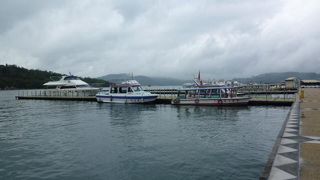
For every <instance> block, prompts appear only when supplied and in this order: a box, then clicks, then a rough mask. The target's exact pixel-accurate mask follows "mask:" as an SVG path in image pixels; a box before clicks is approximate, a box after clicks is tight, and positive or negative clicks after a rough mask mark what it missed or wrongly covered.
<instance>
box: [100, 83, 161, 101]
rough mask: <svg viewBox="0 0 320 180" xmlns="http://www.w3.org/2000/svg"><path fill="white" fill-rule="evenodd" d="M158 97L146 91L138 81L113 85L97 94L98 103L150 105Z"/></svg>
mask: <svg viewBox="0 0 320 180" xmlns="http://www.w3.org/2000/svg"><path fill="white" fill-rule="evenodd" d="M157 97H158V95H156V94H151V93H150V92H146V91H144V90H143V89H142V87H141V85H140V84H139V83H138V82H137V81H136V80H129V81H126V82H123V83H121V84H114V85H111V86H110V87H109V88H104V89H102V91H100V92H99V93H97V94H96V98H97V101H98V102H108V103H149V102H153V101H155V100H156V99H157Z"/></svg>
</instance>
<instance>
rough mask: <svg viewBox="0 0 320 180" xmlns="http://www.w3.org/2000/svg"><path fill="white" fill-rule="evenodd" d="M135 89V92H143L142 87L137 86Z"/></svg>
mask: <svg viewBox="0 0 320 180" xmlns="http://www.w3.org/2000/svg"><path fill="white" fill-rule="evenodd" d="M131 88H132V89H133V91H135V92H138V91H143V90H142V88H141V87H140V86H135V87H131Z"/></svg>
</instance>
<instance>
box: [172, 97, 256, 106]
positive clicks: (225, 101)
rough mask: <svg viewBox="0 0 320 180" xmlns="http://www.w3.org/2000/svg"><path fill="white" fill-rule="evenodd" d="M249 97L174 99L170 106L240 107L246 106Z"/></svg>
mask: <svg viewBox="0 0 320 180" xmlns="http://www.w3.org/2000/svg"><path fill="white" fill-rule="evenodd" d="M250 99H251V98H250V97H236V98H221V99H216V98H190V99H179V98H177V99H174V100H172V102H171V104H174V105H198V106H241V105H248V102H249V100H250Z"/></svg>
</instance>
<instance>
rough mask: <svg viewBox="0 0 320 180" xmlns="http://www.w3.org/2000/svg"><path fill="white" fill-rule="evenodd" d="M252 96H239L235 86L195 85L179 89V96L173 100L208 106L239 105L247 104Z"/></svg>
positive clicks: (180, 103) (177, 103)
mask: <svg viewBox="0 0 320 180" xmlns="http://www.w3.org/2000/svg"><path fill="white" fill-rule="evenodd" d="M250 99H251V98H250V97H246V96H243V97H238V96H237V90H236V88H233V87H226V86H225V87H193V88H185V89H180V90H178V96H177V98H175V99H173V100H172V102H171V103H172V104H175V105H208V106H239V105H247V104H248V102H249V100H250Z"/></svg>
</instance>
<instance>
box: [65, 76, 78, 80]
mask: <svg viewBox="0 0 320 180" xmlns="http://www.w3.org/2000/svg"><path fill="white" fill-rule="evenodd" d="M64 80H79V78H78V77H77V76H67V77H65V78H64Z"/></svg>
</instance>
